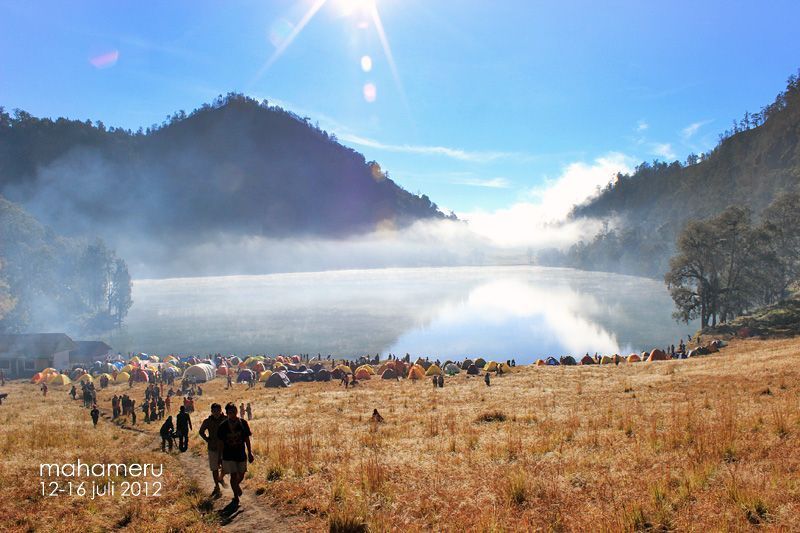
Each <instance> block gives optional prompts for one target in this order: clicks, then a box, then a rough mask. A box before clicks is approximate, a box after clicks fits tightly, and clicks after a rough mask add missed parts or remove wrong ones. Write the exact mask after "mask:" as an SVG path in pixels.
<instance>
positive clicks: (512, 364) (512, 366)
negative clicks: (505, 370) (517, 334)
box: [511, 359, 517, 368]
mask: <svg viewBox="0 0 800 533" xmlns="http://www.w3.org/2000/svg"><path fill="white" fill-rule="evenodd" d="M515 366H517V362H516V361H515V360H513V359H512V360H511V368H514V367H515Z"/></svg>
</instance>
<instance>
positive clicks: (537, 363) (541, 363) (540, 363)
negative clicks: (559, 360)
mask: <svg viewBox="0 0 800 533" xmlns="http://www.w3.org/2000/svg"><path fill="white" fill-rule="evenodd" d="M546 364H547V363H545V362H544V359H539V360H537V361H536V366H544V365H546Z"/></svg>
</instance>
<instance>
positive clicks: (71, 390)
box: [69, 385, 78, 400]
mask: <svg viewBox="0 0 800 533" xmlns="http://www.w3.org/2000/svg"><path fill="white" fill-rule="evenodd" d="M69 395H70V396H72V399H73V400H75V397H76V396H77V395H78V391H77V389H75V385H73V386H72V388H71V389H70V390H69Z"/></svg>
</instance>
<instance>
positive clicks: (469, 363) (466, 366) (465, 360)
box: [461, 359, 473, 368]
mask: <svg viewBox="0 0 800 533" xmlns="http://www.w3.org/2000/svg"><path fill="white" fill-rule="evenodd" d="M471 364H473V361H472V359H464V362H463V363H461V368H469V365H471Z"/></svg>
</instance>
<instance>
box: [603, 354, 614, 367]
mask: <svg viewBox="0 0 800 533" xmlns="http://www.w3.org/2000/svg"><path fill="white" fill-rule="evenodd" d="M600 364H601V365H610V364H614V359H613V358H611V357H609V356H607V355H604V356H603V357H601V358H600Z"/></svg>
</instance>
